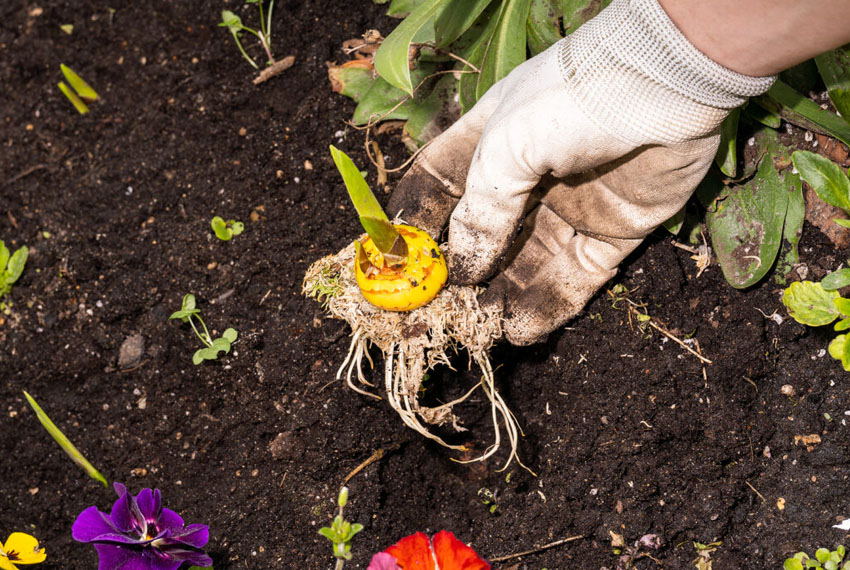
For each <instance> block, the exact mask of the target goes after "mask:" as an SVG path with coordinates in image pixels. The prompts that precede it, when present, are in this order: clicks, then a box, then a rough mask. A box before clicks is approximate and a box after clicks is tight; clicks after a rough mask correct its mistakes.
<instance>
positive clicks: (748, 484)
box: [744, 481, 767, 503]
mask: <svg viewBox="0 0 850 570" xmlns="http://www.w3.org/2000/svg"><path fill="white" fill-rule="evenodd" d="M744 483H746V484H747V487H749V488H750V489H752V490H753V493H755V494H756V495H758V496H759V499H761V500H762V501H764V502H765V503H766V502H767V499H765V498H764V495H762V494H761V493H759V492H758V489H756V488H755V487H753V486H752V485H750V482H749V481H744Z"/></svg>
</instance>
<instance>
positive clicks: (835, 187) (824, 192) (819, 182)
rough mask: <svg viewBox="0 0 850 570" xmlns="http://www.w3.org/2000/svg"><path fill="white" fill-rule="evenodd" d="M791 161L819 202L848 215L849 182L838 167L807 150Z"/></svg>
mask: <svg viewBox="0 0 850 570" xmlns="http://www.w3.org/2000/svg"><path fill="white" fill-rule="evenodd" d="M791 159H792V160H793V161H794V167H795V168H796V169H797V170H798V171H799V172H800V176H802V177H803V180H805V181H806V182H808V183H809V186H811V187H812V188H814V190H815V192H817V194H818V197H819V198H820V199H821V200H823V201H824V202H826V203H827V204H832V205H833V206H835V207H836V208H838V209H840V210H843V211H845V212H847V213H850V180H848V178H847V175H846V174H845V173H844V171H843V170H841V167H840V166H838V165H837V164H835V163H834V162H832V161H831V160H829V159H828V158H826V157H825V156H821V155H819V154H815V153H813V152H809V151H807V150H798V151H797V152H795V153H794V154H793V155H792V157H791Z"/></svg>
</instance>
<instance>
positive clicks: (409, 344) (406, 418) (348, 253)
mask: <svg viewBox="0 0 850 570" xmlns="http://www.w3.org/2000/svg"><path fill="white" fill-rule="evenodd" d="M355 256H356V251H355V245H354V244H351V245H349V246H348V247H346V248H344V249H343V250H342V251H340V252H339V253H338V254H336V255H330V256H328V257H324V258H322V259H320V260H318V261H316V262H315V263H313V265H312V266H310V268H309V269H308V270H307V275H306V276H305V278H304V285H303V293H304V294H305V295H307V296H309V297H313V298H315V299H316V300H318V301H319V302H321V303H322V304H323V306H324V307H325V309H326V310H327V311H328V312H329V313H330V314H331V316H333V317H335V318H338V319H342V320H344V321H346V322H347V323H348V324H349V325H350V326H351V329H352V340H351V346H350V348H349V351H348V355H347V356H346V358H345V361H344V362H343V363H342V365H341V366H340V368H339V371H338V372H337V379H339V378H341V377H342V375H343V374H345V378H346V382H347V383H348V386H349V387H350V388H351V389H352V390H354V391H355V392H358V393H359V394H363V395H366V396H370V397H373V398H378V399H380V397H379V396H376V395H375V394H372V393H371V392H368V391H366V390H365V389H363V388H360V387H359V386H358V385H357V384H355V383H354V381H353V379H352V376H353V375H354V374H355V372H356V374H357V379H358V380H359V382H360V384H362V385H365V386H369V387H372V388H374V386H373V385H372V384H370V383H369V382H368V380H367V379H366V377H365V376H364V375H363V371H362V368H363V361H364V359H365V360H366V361H367V362H368V363H369V365H370V366H372V359H371V357H370V356H369V352H368V349H369V347H370V346H371V345H375V346H377V347H378V349H380V350H381V352H382V353H383V355H384V360H385V368H384V391H385V393H386V397H387V401H388V402H389V404H390V406H391V407H392V408H393V409H394V410H395V411H396V412H397V413H398V414H399V416H401V419H402V421H403V422H404V423H405V425H407V426H408V427H409V428H411V429H413V430H414V431H417V432H419V433H420V434H422V435H424V436H425V437H427V438H429V439H432V440H434V441H436V442H437V443H439V444H441V445H443V446H445V447H448V448H450V449H454V450H458V451H466V448H465V447H464V446H462V445H450V444H448V443H446V442H445V441H443V440H442V439H441V438H440V437H439V436H437V435H435V434H434V433H432V432H431V431H430V430H429V429H428V428H427V427H426V426H425V425H423V421H424V422H425V424H431V425H438V426H442V425H446V424H451V425H452V426H453V427H454V428H455V429H456V430H457V431H465V428H463V427H461V426H460V425H459V424H458V418H457V417H456V416H455V415H454V413H453V412H452V408H453V407H454V406H456V405H457V404H459V403H461V402H463V401H464V400H466V399H467V398H469V396H471V395H472V393H473V392H474V391H475V390H476V389H478V388H479V387H480V388H481V389H482V391H483V392H484V394H485V396H486V397H487V399H488V400H489V401H490V406H491V416H492V422H493V431H494V440H493V443H492V444H491V445H490V446H489V447H488V448H487V449H486V450H485V451H484V453H482V454H481V455H480V456H479V457H476V458H474V459H470V460H464V461H460V462H461V463H471V462H473V461H482V460H484V459H487V458H489V457H491V456H492V455H493V454H494V453H496V451H497V450H498V449H499V448H500V446H501V444H502V437H503V433H504V435H505V436H506V438H507V443H508V445H509V446H510V455H509V457H508V459H507V462H506V463H505V465H504V467H503V469H504V468H506V467H507V466H508V465H509V464H510V463H511V461H513V460H514V459H516V460H517V462H518V463H519V464H520V465H522V462H521V461H520V460H519V458H518V457H517V444H518V441H519V436H520V435H521V431H520V429H519V426H518V424H517V421H516V418H515V417H514V415H513V414H512V413H511V411H510V410H509V409H508V406H507V405H506V404H505V401H504V400H503V399H502V397H501V396H500V395H499V393H498V392H497V391H496V388H495V385H494V379H493V368H492V366H491V364H490V359H489V352H490V348H491V347H492V346H493V344H494V343H495V342H496V341H497V340H499V339H500V338H501V337H502V324H501V314H500V313H499V311H498V309H496V308H492V307H489V308H488V307H482V306H481V305H479V303H478V297H477V289H476V288H475V287H459V286H454V285H447V286H445V287H443V288H442V289H441V290H440V291H439V293H438V294H437V295H436V297H434V298H433V299H432V300H431V301H430V302H427V301H426V303H427V304H425V305H423V306H420V307H419V308H416V309H413V310H411V311H406V312H401V311H386V310H381V309H379V308H377V307H375V306H374V305H372V304H370V303H369V302H367V301H366V299H364V296H363V295H362V294H361V292H360V288H359V286H358V284H357V279H356V277H355V270H354V259H355ZM440 257H442V256H440ZM461 349H465V350H466V351H468V353H469V356H470V362H475V364H476V365H478V367H479V368H480V369H481V376H482V378H481V382H480V383H479V384H477V385H476V386H475V387H473V388H472V389H471V390H470V391H469V392H467V393H466V394H465V395H464V396H463V397H461V398H459V399H457V400H454V401H452V402H448V403H446V404H442V405H440V406H437V407H432V408H430V407H423V406H421V405H420V404H419V399H418V395H419V388H420V385H421V383H422V378H423V376H424V375H425V373H426V372H428V371H429V370H432V369H434V368H435V367H436V366H438V365H445V366H448V367H449V368H451V363H450V362H449V354H451V353H454V352H458V351H459V350H461ZM420 420H421V421H420ZM523 467H525V466H523ZM526 469H527V468H526Z"/></svg>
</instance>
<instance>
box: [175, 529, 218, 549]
mask: <svg viewBox="0 0 850 570" xmlns="http://www.w3.org/2000/svg"><path fill="white" fill-rule="evenodd" d="M170 540H172V541H175V542H179V543H181V544H188V545H189V546H193V547H195V548H203V547H204V546H205V545H206V544H207V542H209V540H210V528H209V527H208V526H207V525H205V524H190V525H189V526H187V527H186V528H184V529H183V530H180V531H176V532H175V533H174V534H173V535H172V536H171V538H170Z"/></svg>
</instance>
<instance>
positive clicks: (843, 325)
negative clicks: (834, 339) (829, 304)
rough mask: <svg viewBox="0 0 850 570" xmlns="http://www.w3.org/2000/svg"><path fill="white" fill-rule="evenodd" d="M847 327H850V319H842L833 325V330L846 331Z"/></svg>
mask: <svg viewBox="0 0 850 570" xmlns="http://www.w3.org/2000/svg"><path fill="white" fill-rule="evenodd" d="M847 329H850V319H842V320H840V321H838V322H837V323H835V326H834V327H833V330H834V331H836V332H841V331H846V330H847Z"/></svg>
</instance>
